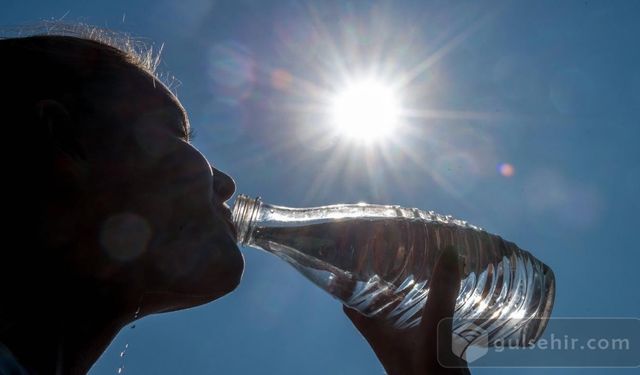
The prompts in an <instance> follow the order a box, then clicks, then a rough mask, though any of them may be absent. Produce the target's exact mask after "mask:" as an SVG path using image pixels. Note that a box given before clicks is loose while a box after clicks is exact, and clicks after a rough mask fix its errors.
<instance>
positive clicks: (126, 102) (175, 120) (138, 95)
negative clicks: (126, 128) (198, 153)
mask: <svg viewBox="0 0 640 375" xmlns="http://www.w3.org/2000/svg"><path fill="white" fill-rule="evenodd" d="M124 75H125V77H123V78H124V81H125V84H124V85H123V86H124V87H125V91H126V94H124V95H119V97H118V98H117V100H118V102H119V107H123V108H126V110H125V112H127V113H129V114H130V115H132V116H133V117H140V116H144V117H147V118H151V119H154V120H156V121H157V125H158V126H166V127H168V129H169V130H170V131H172V132H173V133H175V134H176V135H177V136H179V137H180V138H182V139H184V140H187V141H188V138H189V133H190V124H189V118H188V116H187V113H186V111H185V109H184V107H183V106H182V104H181V103H180V101H179V100H178V98H177V97H176V96H175V95H174V94H173V93H172V92H171V90H169V89H168V88H167V87H166V85H164V83H162V82H161V81H160V80H158V79H157V78H156V77H154V76H153V75H151V74H150V73H147V72H145V71H143V70H141V69H140V68H137V67H129V68H128V69H126V70H125V73H124Z"/></svg>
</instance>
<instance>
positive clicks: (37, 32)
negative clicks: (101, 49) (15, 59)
mask: <svg viewBox="0 0 640 375" xmlns="http://www.w3.org/2000/svg"><path fill="white" fill-rule="evenodd" d="M45 36H50V37H51V36H57V37H70V38H77V39H84V40H89V41H93V42H96V43H99V44H102V45H104V46H106V47H110V48H112V49H115V50H117V51H118V52H120V53H121V54H122V56H123V57H124V58H125V60H126V61H127V62H129V63H131V64H133V65H135V66H137V67H138V68H139V69H141V70H144V71H145V72H147V73H149V74H151V75H153V76H154V77H156V78H157V79H159V80H161V79H160V78H161V77H160V76H159V75H157V69H158V65H159V63H160V55H161V54H162V49H163V47H164V44H161V45H160V47H158V48H157V49H156V48H154V45H153V44H151V43H149V42H148V41H145V40H143V39H141V38H134V37H132V36H131V35H129V34H126V33H121V32H116V31H113V30H109V29H104V28H99V27H96V26H92V25H87V24H82V23H78V24H68V23H61V22H43V23H40V24H37V25H32V26H23V27H16V28H5V29H4V30H3V32H1V33H0V40H6V39H22V38H30V37H45Z"/></svg>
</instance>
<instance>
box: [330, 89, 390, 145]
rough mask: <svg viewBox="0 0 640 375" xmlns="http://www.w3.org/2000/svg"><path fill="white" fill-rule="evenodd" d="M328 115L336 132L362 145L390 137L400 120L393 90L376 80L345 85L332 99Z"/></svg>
mask: <svg viewBox="0 0 640 375" xmlns="http://www.w3.org/2000/svg"><path fill="white" fill-rule="evenodd" d="M331 114H332V121H333V125H334V126H335V127H336V129H337V130H339V131H340V132H341V133H342V134H344V135H346V136H348V137H350V138H352V139H355V140H360V141H365V142H371V141H374V140H379V139H382V138H383V137H384V136H386V135H389V133H391V131H392V130H393V129H394V128H395V127H396V126H397V125H398V121H399V118H398V116H399V107H398V102H397V99H396V96H395V94H394V92H393V90H391V88H389V87H387V86H385V85H384V84H382V83H381V82H378V81H375V80H364V81H360V82H355V83H353V84H351V85H350V86H348V87H347V88H346V89H345V90H344V91H343V92H341V93H339V94H338V95H337V96H336V97H335V99H334V100H333V103H332V107H331Z"/></svg>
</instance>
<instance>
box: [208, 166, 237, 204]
mask: <svg viewBox="0 0 640 375" xmlns="http://www.w3.org/2000/svg"><path fill="white" fill-rule="evenodd" d="M212 169H213V192H214V193H215V194H216V195H217V196H218V197H219V198H220V200H221V201H222V202H224V201H226V200H228V199H229V198H231V196H232V195H233V193H234V192H235V191H236V183H235V182H233V179H232V178H231V177H230V176H229V175H227V174H226V173H224V172H222V171H219V170H217V169H215V168H212Z"/></svg>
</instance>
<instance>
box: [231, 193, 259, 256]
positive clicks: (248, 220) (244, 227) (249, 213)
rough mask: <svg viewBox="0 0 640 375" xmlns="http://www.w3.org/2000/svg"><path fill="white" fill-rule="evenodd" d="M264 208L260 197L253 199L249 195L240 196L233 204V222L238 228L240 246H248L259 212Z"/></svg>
mask: <svg viewBox="0 0 640 375" xmlns="http://www.w3.org/2000/svg"><path fill="white" fill-rule="evenodd" d="M260 206H262V200H261V199H260V197H256V198H251V197H249V196H247V195H244V194H240V195H238V197H237V198H236V201H235V203H234V204H233V210H232V211H231V221H232V222H233V225H235V227H236V231H237V233H238V238H237V242H238V244H240V245H246V244H247V243H248V242H249V239H250V238H251V233H252V232H253V223H254V222H255V220H256V218H257V216H258V212H259V210H260Z"/></svg>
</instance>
